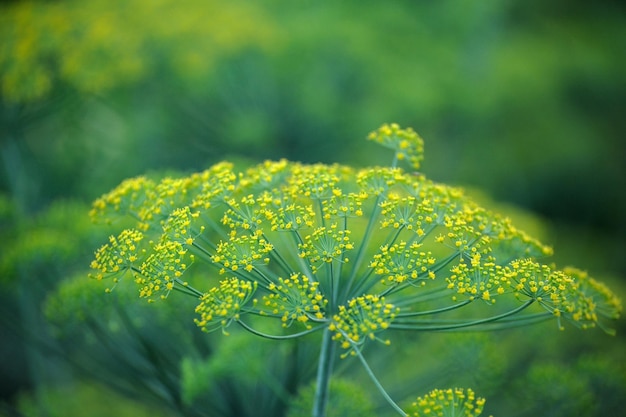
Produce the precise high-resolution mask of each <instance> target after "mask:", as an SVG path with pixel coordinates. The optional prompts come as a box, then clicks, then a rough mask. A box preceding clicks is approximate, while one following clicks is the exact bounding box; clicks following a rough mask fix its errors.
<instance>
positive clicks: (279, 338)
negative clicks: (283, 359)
mask: <svg viewBox="0 0 626 417" xmlns="http://www.w3.org/2000/svg"><path fill="white" fill-rule="evenodd" d="M236 321H237V324H239V325H240V326H241V327H243V328H244V329H246V330H247V331H249V332H250V333H252V334H254V335H257V336H261V337H264V338H266V339H273V340H286V339H295V338H298V337H302V336H305V335H307V334H309V333H313V332H316V331H318V330H320V329H321V327H312V328H310V329H307V330H304V331H302V332H300V333H293V334H289V335H283V336H278V335H273V334H267V333H263V332H260V331H258V330H255V329H253V328H252V327H250V326H249V325H247V324H246V323H244V322H243V321H241V320H236Z"/></svg>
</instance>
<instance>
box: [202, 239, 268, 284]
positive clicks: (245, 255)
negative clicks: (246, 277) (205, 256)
mask: <svg viewBox="0 0 626 417" xmlns="http://www.w3.org/2000/svg"><path fill="white" fill-rule="evenodd" d="M273 249H274V247H273V246H272V244H271V243H269V242H268V241H267V240H265V238H264V237H263V234H262V232H261V231H260V230H259V231H258V232H256V233H253V234H250V235H248V234H242V235H236V234H233V235H231V238H230V239H229V240H228V241H225V242H220V243H219V245H218V246H217V248H216V250H215V255H213V256H212V257H211V261H212V262H213V263H215V264H218V265H222V266H223V268H222V269H221V270H220V273H221V274H223V273H224V272H226V270H229V271H232V272H236V271H238V270H240V269H242V270H245V271H246V272H252V270H253V269H255V267H257V266H259V265H265V264H268V263H269V261H270V258H269V257H268V253H269V252H271V251H272V250H273Z"/></svg>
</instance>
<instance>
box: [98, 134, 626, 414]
mask: <svg viewBox="0 0 626 417" xmlns="http://www.w3.org/2000/svg"><path fill="white" fill-rule="evenodd" d="M368 139H369V140H371V141H373V142H376V143H378V144H381V145H383V146H384V147H386V148H390V149H391V150H392V151H393V162H392V164H391V166H389V167H368V168H363V169H355V168H352V167H349V166H344V165H339V164H335V165H324V164H315V165H305V164H300V163H296V162H289V161H286V160H281V161H277V162H270V161H267V162H264V163H261V164H259V165H256V166H253V167H251V168H248V169H246V170H243V171H242V172H237V171H235V169H234V168H233V165H232V164H230V163H227V162H222V163H218V164H216V165H214V166H212V167H210V168H209V169H207V170H205V171H204V172H200V173H194V174H191V175H189V176H186V177H182V178H164V179H162V180H160V181H156V180H153V179H150V178H147V177H138V178H133V179H128V180H126V181H124V182H123V183H122V184H120V185H119V186H118V187H117V188H115V189H114V190H112V191H111V192H109V193H107V194H105V195H103V196H102V197H100V198H99V199H97V200H96V201H95V202H94V204H93V209H92V211H91V216H92V218H93V219H94V220H96V221H105V222H111V223H112V222H115V221H116V220H118V219H119V218H120V217H124V216H127V217H130V218H131V219H132V220H133V222H134V224H133V225H132V227H130V228H126V229H124V230H122V231H121V232H120V233H119V234H118V235H117V236H112V237H111V238H110V240H109V242H108V243H106V244H105V245H103V246H102V247H101V248H100V249H99V250H98V251H96V253H95V259H94V260H93V262H92V264H91V268H92V269H93V272H92V274H91V277H93V278H95V279H98V280H103V279H107V280H110V282H111V286H110V289H113V287H114V286H115V284H116V283H117V282H118V281H119V280H120V279H123V278H125V277H126V278H130V279H133V280H134V281H135V282H136V283H137V285H138V288H139V296H140V297H142V298H145V299H147V300H148V301H150V302H153V301H157V300H165V299H167V298H168V297H169V296H170V295H171V294H172V292H179V293H182V294H186V295H189V296H192V297H195V298H197V299H198V304H197V307H196V313H197V318H196V320H195V321H196V324H197V325H198V326H199V327H200V328H201V329H202V330H203V331H206V332H212V331H216V330H220V331H221V332H222V333H223V334H224V335H228V334H229V329H230V328H232V327H233V326H239V327H241V328H243V329H245V330H246V331H249V332H251V333H252V334H254V335H257V336H260V337H263V338H268V339H275V340H286V339H293V338H300V337H305V336H307V335H309V334H311V333H321V335H322V337H321V346H320V353H319V361H318V368H317V377H316V392H315V395H314V401H313V402H314V404H313V409H312V411H311V415H312V416H313V417H322V416H325V415H326V408H327V403H328V396H329V386H330V385H329V381H330V379H331V375H332V374H333V368H334V364H335V359H336V358H337V357H339V358H341V359H344V360H348V359H349V358H352V357H353V358H356V359H357V360H358V361H359V362H360V363H361V364H362V366H363V367H364V369H365V371H366V373H367V374H368V375H369V376H370V377H371V378H372V381H373V383H374V384H375V385H376V387H377V388H378V389H379V390H380V392H381V395H382V396H383V397H384V398H385V399H386V400H387V402H388V403H389V404H390V406H391V407H392V408H393V409H395V410H396V411H397V413H398V414H400V415H402V416H421V415H438V416H452V415H458V412H459V410H463V413H464V414H463V415H466V416H477V415H479V414H480V413H481V412H482V409H483V405H484V403H485V400H484V399H483V398H480V397H476V395H475V394H474V392H473V391H472V390H471V389H461V388H455V389H444V390H434V391H432V392H430V393H428V394H426V395H424V396H423V397H419V398H417V399H416V400H415V401H414V402H413V403H412V404H411V405H409V406H407V407H404V409H403V408H401V407H400V406H399V405H398V403H397V402H396V401H394V400H393V399H392V398H391V397H390V396H389V394H388V393H387V392H386V391H385V389H384V388H383V386H382V385H381V384H380V382H379V381H378V379H377V378H376V376H375V374H374V372H373V371H372V369H371V368H370V366H369V365H368V361H367V359H366V355H365V350H366V347H367V346H368V344H371V343H382V344H384V345H387V344H390V343H391V340H392V339H391V336H392V331H394V330H398V331H450V330H459V329H468V328H474V329H478V330H491V329H501V328H507V327H513V326H518V325H527V324H531V323H537V322H540V321H545V320H554V321H555V322H556V328H558V329H563V328H564V326H565V325H566V324H567V323H570V324H572V325H573V326H575V327H579V328H582V329H587V328H592V327H596V326H598V327H601V328H602V329H604V330H606V331H607V332H611V330H610V329H609V328H608V327H607V326H606V324H605V321H606V320H607V319H617V318H618V317H619V314H620V312H621V304H620V300H619V299H618V298H617V297H616V296H615V295H614V294H613V293H612V292H611V291H610V290H609V289H608V288H607V287H606V286H604V285H603V284H602V283H600V282H598V281H596V280H594V279H593V278H591V277H589V276H588V275H587V274H586V273H585V272H583V271H580V270H578V269H575V268H566V269H557V268H556V267H555V266H554V265H548V264H545V263H543V260H544V259H545V258H546V257H547V256H549V255H550V254H551V253H552V250H551V248H549V247H547V246H545V245H543V244H542V243H540V242H539V241H537V240H536V239H534V238H532V237H530V236H528V235H527V234H526V233H524V232H523V231H521V230H519V229H517V228H516V227H515V226H514V225H513V224H512V222H511V221H510V220H509V219H508V218H506V217H503V216H500V215H498V214H497V213H493V212H491V211H489V210H487V209H485V208H483V207H480V206H479V205H478V204H476V203H475V202H473V201H472V200H471V199H469V198H468V197H467V196H465V194H464V192H463V190H461V189H458V188H454V187H449V186H446V185H442V184H438V183H435V182H433V181H430V180H428V179H427V178H426V177H425V176H424V175H422V174H419V173H418V172H417V171H416V170H417V169H418V168H419V165H420V162H421V161H422V158H423V140H422V139H421V137H420V136H419V135H418V134H417V133H416V132H414V131H413V130H412V129H410V128H409V129H403V128H401V127H399V126H398V125H397V124H386V125H383V126H382V127H380V128H379V129H378V130H376V131H374V132H372V133H371V134H370V135H369V136H368ZM405 163H406V164H407V165H408V169H406V170H405V169H403V168H401V167H400V164H405ZM192 269H193V272H192V273H189V272H188V271H190V270H192ZM187 277H193V278H194V279H193V280H191V279H188V278H187Z"/></svg>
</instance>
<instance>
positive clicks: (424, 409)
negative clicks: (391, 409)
mask: <svg viewBox="0 0 626 417" xmlns="http://www.w3.org/2000/svg"><path fill="white" fill-rule="evenodd" d="M484 405H485V399H484V398H480V397H478V398H477V397H476V395H475V394H474V391H472V390H471V389H469V388H468V389H463V388H454V389H452V388H448V389H445V390H442V389H435V390H433V391H431V392H429V393H428V394H426V395H424V396H423V397H418V398H417V400H415V401H414V402H413V404H411V408H410V409H409V410H408V411H409V412H408V415H409V416H411V417H457V416H464V417H476V416H479V415H480V414H481V413H482V412H483V407H484Z"/></svg>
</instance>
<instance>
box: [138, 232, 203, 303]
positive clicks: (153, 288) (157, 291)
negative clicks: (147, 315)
mask: <svg viewBox="0 0 626 417" xmlns="http://www.w3.org/2000/svg"><path fill="white" fill-rule="evenodd" d="M194 259H195V257H194V255H192V254H188V251H187V249H185V248H184V247H183V244H182V243H181V242H179V241H175V240H169V239H167V238H164V239H163V240H161V241H160V242H158V243H157V244H156V245H154V247H153V248H152V253H150V255H149V256H148V257H147V258H146V260H145V261H144V262H143V264H142V265H141V268H140V269H139V271H137V272H136V273H135V283H136V284H137V285H138V286H139V288H140V289H139V296H140V297H142V298H148V299H149V300H152V299H153V297H154V296H155V295H158V296H159V297H160V298H162V299H163V298H166V297H167V296H168V294H169V293H170V291H172V290H173V289H174V285H175V283H176V282H179V283H181V285H185V284H184V282H183V281H181V279H180V278H181V277H182V276H183V274H184V273H185V271H186V270H187V268H188V267H189V265H190V264H191V263H192V262H193V261H194Z"/></svg>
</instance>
